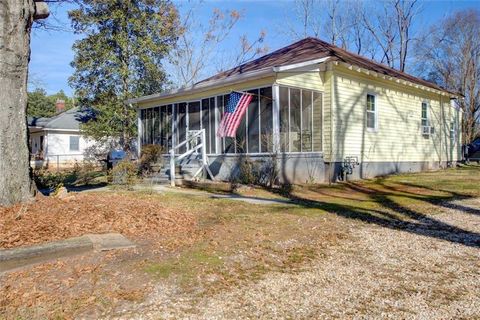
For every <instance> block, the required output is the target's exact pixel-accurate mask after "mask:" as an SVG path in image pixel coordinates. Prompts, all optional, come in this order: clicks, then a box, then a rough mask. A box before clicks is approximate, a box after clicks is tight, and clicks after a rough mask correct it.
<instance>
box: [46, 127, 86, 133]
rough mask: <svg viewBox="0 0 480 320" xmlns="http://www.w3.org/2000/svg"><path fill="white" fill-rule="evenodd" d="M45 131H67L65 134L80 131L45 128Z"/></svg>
mask: <svg viewBox="0 0 480 320" xmlns="http://www.w3.org/2000/svg"><path fill="white" fill-rule="evenodd" d="M45 131H65V132H79V133H80V130H79V129H56V128H55V129H53V128H45Z"/></svg>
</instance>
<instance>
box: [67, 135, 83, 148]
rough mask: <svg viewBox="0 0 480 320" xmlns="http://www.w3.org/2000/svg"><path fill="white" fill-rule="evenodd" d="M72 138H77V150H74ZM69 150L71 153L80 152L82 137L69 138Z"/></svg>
mask: <svg viewBox="0 0 480 320" xmlns="http://www.w3.org/2000/svg"><path fill="white" fill-rule="evenodd" d="M72 138H76V139H77V141H78V143H77V149H72ZM68 150H70V151H80V136H69V137H68Z"/></svg>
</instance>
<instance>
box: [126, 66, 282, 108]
mask: <svg viewBox="0 0 480 320" xmlns="http://www.w3.org/2000/svg"><path fill="white" fill-rule="evenodd" d="M274 73H275V72H274V71H273V68H271V67H268V68H264V69H260V70H256V71H251V72H248V73H244V74H239V75H236V76H232V77H229V78H227V79H214V80H210V81H206V82H199V83H197V84H194V85H193V86H190V87H184V88H180V89H174V90H170V91H167V92H163V93H156V94H152V95H148V96H143V97H139V98H133V99H128V100H126V101H125V102H126V103H127V104H137V103H143V102H150V101H153V100H157V99H166V98H173V97H177V96H181V95H183V94H185V93H188V94H192V93H196V92H202V91H205V90H209V89H215V88H218V87H223V86H225V85H229V84H236V83H239V82H244V81H245V80H255V79H260V78H264V77H267V76H273V75H274Z"/></svg>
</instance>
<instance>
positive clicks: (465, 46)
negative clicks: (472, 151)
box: [416, 10, 480, 143]
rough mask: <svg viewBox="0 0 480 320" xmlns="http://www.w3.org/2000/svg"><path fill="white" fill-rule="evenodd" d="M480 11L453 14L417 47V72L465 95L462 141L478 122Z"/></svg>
mask: <svg viewBox="0 0 480 320" xmlns="http://www.w3.org/2000/svg"><path fill="white" fill-rule="evenodd" d="M478 30H480V11H478V10H464V11H460V12H457V13H454V14H452V15H451V16H449V17H447V18H446V19H444V20H442V21H440V22H438V23H437V24H435V25H433V26H432V27H431V29H430V30H428V36H425V41H423V42H422V43H419V44H418V45H417V46H416V49H417V51H418V52H419V56H418V58H417V71H418V72H419V73H421V74H422V75H423V76H424V77H425V78H427V79H429V80H431V81H434V82H436V83H438V84H440V85H442V86H444V87H445V88H448V89H450V90H452V91H455V92H459V93H461V94H462V95H463V96H464V99H461V100H460V101H459V102H460V106H461V108H462V109H463V111H464V118H463V121H462V131H463V143H470V142H471V141H472V140H473V139H474V138H475V134H476V130H478V129H477V128H478V126H479V121H480V34H479V32H478Z"/></svg>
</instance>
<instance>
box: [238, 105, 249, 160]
mask: <svg viewBox="0 0 480 320" xmlns="http://www.w3.org/2000/svg"><path fill="white" fill-rule="evenodd" d="M247 111H248V110H247ZM247 118H248V112H245V114H244V115H243V117H242V120H241V121H240V125H239V126H238V128H237V134H236V136H235V138H236V139H235V150H236V153H247V148H248V141H247Z"/></svg>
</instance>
